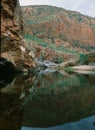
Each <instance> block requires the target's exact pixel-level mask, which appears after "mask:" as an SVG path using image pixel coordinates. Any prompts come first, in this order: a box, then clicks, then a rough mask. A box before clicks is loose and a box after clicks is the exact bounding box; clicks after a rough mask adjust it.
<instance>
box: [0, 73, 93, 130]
mask: <svg viewBox="0 0 95 130" xmlns="http://www.w3.org/2000/svg"><path fill="white" fill-rule="evenodd" d="M0 86H1V87H0V105H1V106H0V122H1V125H0V130H10V129H12V130H34V128H41V129H42V128H43V130H44V128H45V130H46V129H47V130H48V129H49V130H54V129H65V130H69V129H70V130H84V129H83V128H85V129H86V127H87V125H88V128H87V129H86V130H93V129H94V127H95V126H94V125H93V124H94V122H95V116H94V115H95V75H82V74H75V73H72V74H68V73H66V72H61V73H59V72H54V73H42V72H41V73H39V74H37V75H36V74H35V75H33V74H30V75H28V74H25V73H24V74H19V75H15V76H13V75H12V76H11V75H7V76H6V77H4V78H3V76H1V77H0ZM87 117H88V118H87ZM84 118H85V119H84ZM79 120H80V121H79ZM76 121H77V122H76ZM70 122H73V123H70ZM74 122H75V123H74ZM75 128H76V129H75ZM41 129H38V130H41Z"/></svg>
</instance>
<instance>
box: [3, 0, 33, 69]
mask: <svg viewBox="0 0 95 130" xmlns="http://www.w3.org/2000/svg"><path fill="white" fill-rule="evenodd" d="M27 48H28V44H27V42H26V41H24V40H23V22H22V15H21V10H20V5H19V1H18V0H1V57H4V58H6V59H7V60H9V61H11V62H12V63H13V64H14V65H15V66H16V68H18V69H20V70H27V69H29V68H32V67H35V62H34V55H33V54H30V53H31V51H32V50H31V48H30V49H27Z"/></svg>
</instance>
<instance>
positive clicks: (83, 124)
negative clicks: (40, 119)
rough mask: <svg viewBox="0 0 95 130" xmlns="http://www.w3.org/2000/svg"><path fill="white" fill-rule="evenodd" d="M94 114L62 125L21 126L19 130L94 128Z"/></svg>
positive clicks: (76, 129)
mask: <svg viewBox="0 0 95 130" xmlns="http://www.w3.org/2000/svg"><path fill="white" fill-rule="evenodd" d="M93 122H95V116H91V117H88V118H85V119H82V120H80V121H77V122H73V123H66V124H64V125H59V126H54V127H48V128H32V127H22V128H21V130H95V126H94V123H93Z"/></svg>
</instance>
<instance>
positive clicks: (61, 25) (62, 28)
mask: <svg viewBox="0 0 95 130" xmlns="http://www.w3.org/2000/svg"><path fill="white" fill-rule="evenodd" d="M22 12H23V22H24V31H25V32H24V33H25V34H26V35H28V36H29V34H32V35H33V36H36V37H38V38H40V39H42V40H43V41H44V42H47V43H49V44H53V45H54V46H60V47H61V46H65V47H67V48H70V49H72V48H73V49H75V50H79V51H81V50H83V51H90V50H92V49H95V19H94V18H91V17H88V16H84V15H82V14H80V13H78V12H73V11H68V10H65V9H62V8H58V7H53V6H46V5H42V6H26V7H22Z"/></svg>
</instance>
